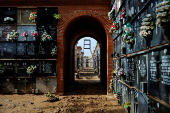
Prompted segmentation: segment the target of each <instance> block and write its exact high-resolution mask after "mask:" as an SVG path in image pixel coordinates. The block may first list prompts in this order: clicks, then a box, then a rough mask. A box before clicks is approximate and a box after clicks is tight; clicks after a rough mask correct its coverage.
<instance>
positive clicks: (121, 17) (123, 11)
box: [120, 9, 126, 20]
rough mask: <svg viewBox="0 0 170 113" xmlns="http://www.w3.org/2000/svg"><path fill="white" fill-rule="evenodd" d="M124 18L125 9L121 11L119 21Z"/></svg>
mask: <svg viewBox="0 0 170 113" xmlns="http://www.w3.org/2000/svg"><path fill="white" fill-rule="evenodd" d="M125 17H126V9H123V10H122V14H121V15H120V20H122V19H123V18H125Z"/></svg>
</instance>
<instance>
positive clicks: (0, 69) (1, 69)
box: [0, 64, 5, 73]
mask: <svg viewBox="0 0 170 113" xmlns="http://www.w3.org/2000/svg"><path fill="white" fill-rule="evenodd" d="M4 70H5V68H4V67H3V66H2V64H0V73H4Z"/></svg>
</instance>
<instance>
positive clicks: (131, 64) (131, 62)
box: [126, 58, 135, 81]
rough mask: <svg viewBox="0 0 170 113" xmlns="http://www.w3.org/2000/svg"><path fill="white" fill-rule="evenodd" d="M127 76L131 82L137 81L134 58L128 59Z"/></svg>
mask: <svg viewBox="0 0 170 113" xmlns="http://www.w3.org/2000/svg"><path fill="white" fill-rule="evenodd" d="M126 64H127V66H126V67H127V76H128V77H129V80H133V81H135V62H134V58H128V59H127V63H126Z"/></svg>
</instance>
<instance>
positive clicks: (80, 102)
mask: <svg viewBox="0 0 170 113" xmlns="http://www.w3.org/2000/svg"><path fill="white" fill-rule="evenodd" d="M81 78H83V79H76V80H75V82H74V83H72V84H71V85H70V87H69V88H68V90H67V91H66V94H65V95H64V96H59V101H56V102H49V101H47V100H48V97H46V96H44V95H34V94H23V95H19V94H11V95H3V94H1V95H0V113H125V111H124V109H123V107H122V106H120V104H118V102H117V99H116V98H115V97H114V96H113V95H112V96H108V95H107V94H106V88H105V87H104V84H103V83H102V82H100V79H99V78H98V77H97V76H95V75H94V76H92V77H91V76H87V75H85V76H81ZM54 95H55V94H54ZM55 96H57V95H55Z"/></svg>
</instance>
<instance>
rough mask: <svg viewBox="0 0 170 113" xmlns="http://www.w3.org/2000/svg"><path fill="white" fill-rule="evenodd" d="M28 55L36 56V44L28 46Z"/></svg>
mask: <svg viewBox="0 0 170 113" xmlns="http://www.w3.org/2000/svg"><path fill="white" fill-rule="evenodd" d="M27 55H35V43H28V44H27Z"/></svg>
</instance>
